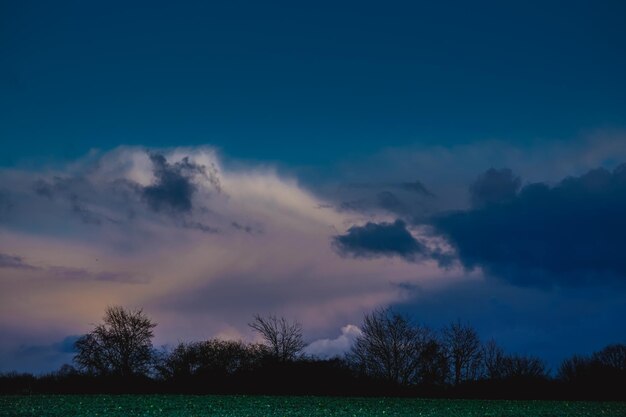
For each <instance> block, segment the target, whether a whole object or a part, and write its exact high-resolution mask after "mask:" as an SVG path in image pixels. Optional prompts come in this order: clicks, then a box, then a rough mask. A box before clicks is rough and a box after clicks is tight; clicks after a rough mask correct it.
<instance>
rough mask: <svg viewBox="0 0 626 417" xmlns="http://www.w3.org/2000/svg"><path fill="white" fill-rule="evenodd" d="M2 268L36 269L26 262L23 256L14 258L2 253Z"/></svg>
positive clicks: (0, 264)
mask: <svg viewBox="0 0 626 417" xmlns="http://www.w3.org/2000/svg"><path fill="white" fill-rule="evenodd" d="M0 268H16V269H34V267H33V266H32V265H29V264H27V263H26V262H24V259H22V257H21V256H12V255H7V254H4V253H0Z"/></svg>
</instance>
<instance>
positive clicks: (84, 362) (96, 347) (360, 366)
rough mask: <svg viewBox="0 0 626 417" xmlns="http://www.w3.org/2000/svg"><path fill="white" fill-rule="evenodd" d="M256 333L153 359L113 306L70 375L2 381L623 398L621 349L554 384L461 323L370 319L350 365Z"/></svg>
mask: <svg viewBox="0 0 626 417" xmlns="http://www.w3.org/2000/svg"><path fill="white" fill-rule="evenodd" d="M249 326H250V327H251V328H252V329H253V330H254V331H256V332H257V333H258V334H259V335H260V336H261V339H262V340H263V342H262V343H244V342H242V341H224V340H218V339H210V340H206V341H198V342H181V343H179V344H178V345H177V346H175V347H174V348H172V349H161V350H158V349H155V348H154V346H153V344H152V339H153V337H154V328H155V327H156V323H154V322H153V321H152V320H151V319H150V318H149V317H148V316H147V315H146V314H145V313H144V312H143V310H141V309H136V310H129V309H125V308H123V307H109V308H107V309H106V311H105V315H104V317H103V320H102V323H100V324H98V325H96V326H95V327H94V329H93V330H92V331H91V332H89V333H87V334H85V335H83V336H81V337H80V338H79V339H78V340H77V341H76V342H75V355H74V359H73V365H69V364H68V365H64V366H63V367H61V369H59V370H58V371H57V372H54V373H51V374H48V375H43V376H39V377H35V376H32V375H28V374H16V373H10V374H4V375H0V392H3V393H28V392H77V393H78V392H83V393H84V392H94V393H95V392H177V393H222V394H225V393H245V394H307V395H315V394H317V395H409V396H426V397H463V398H554V399H556V398H571V399H583V398H584V399H622V400H623V399H624V394H623V393H622V390H623V386H625V385H626V384H625V383H626V345H623V344H615V345H610V346H607V347H606V348H604V349H602V350H600V351H598V352H595V353H594V354H592V355H590V356H580V355H576V356H573V357H571V358H568V359H566V360H565V361H563V363H562V364H561V365H560V367H559V368H558V370H556V373H555V375H554V376H552V374H551V372H550V370H548V368H547V366H546V364H545V362H544V361H542V360H541V359H540V358H538V357H534V356H526V355H517V354H508V353H506V352H505V351H504V349H502V347H500V346H499V345H498V344H497V343H496V342H495V341H494V340H489V341H486V342H483V341H481V340H480V338H479V336H478V333H477V332H476V330H475V329H474V328H473V327H472V326H471V325H469V324H467V323H463V322H461V321H460V320H458V321H456V322H452V323H450V324H449V325H447V326H445V327H444V328H443V329H441V330H440V331H434V330H432V329H430V328H429V327H427V326H425V325H422V324H419V323H416V322H414V321H413V320H412V318H411V317H409V316H408V315H405V314H400V313H398V312H396V311H394V310H392V309H389V308H387V309H379V310H375V311H373V312H371V313H368V314H366V315H365V316H364V318H363V322H362V324H361V327H360V329H361V333H360V334H359V335H358V336H357V337H356V339H355V341H354V343H353V345H352V347H351V348H350V350H349V351H348V352H347V353H346V354H345V355H344V356H343V357H336V358H332V359H320V358H315V357H311V356H308V355H305V354H304V350H305V347H306V346H307V345H306V343H305V341H304V337H303V329H302V326H301V325H300V323H298V322H296V321H290V320H288V319H286V318H284V317H277V316H274V315H269V316H261V315H256V316H254V317H253V320H252V322H251V323H249Z"/></svg>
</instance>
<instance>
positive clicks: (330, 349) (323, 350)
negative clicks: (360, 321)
mask: <svg viewBox="0 0 626 417" xmlns="http://www.w3.org/2000/svg"><path fill="white" fill-rule="evenodd" d="M360 335H361V329H359V328H358V327H357V326H355V325H354V324H347V325H345V326H343V327H342V328H341V334H340V335H339V336H337V337H336V338H334V339H318V340H316V341H314V342H311V343H310V344H309V345H308V346H307V347H306V349H305V352H306V353H307V354H309V355H312V356H316V357H320V358H332V357H336V356H343V355H344V354H345V353H346V352H347V351H349V350H350V348H351V347H352V344H353V343H354V341H355V340H356V338H357V337H359V336H360Z"/></svg>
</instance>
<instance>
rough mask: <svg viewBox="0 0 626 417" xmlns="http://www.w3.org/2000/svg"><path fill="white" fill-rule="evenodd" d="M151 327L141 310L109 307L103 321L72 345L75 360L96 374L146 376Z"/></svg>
mask: <svg viewBox="0 0 626 417" xmlns="http://www.w3.org/2000/svg"><path fill="white" fill-rule="evenodd" d="M154 327H156V323H153V322H152V321H151V320H150V318H148V317H147V316H146V315H145V314H144V313H143V311H142V310H141V309H137V310H126V309H124V308H123V307H117V306H116V307H108V308H107V309H106V311H105V314H104V318H103V323H101V324H98V325H97V326H96V327H95V329H94V330H92V331H91V332H90V333H87V334H86V335H84V336H81V337H80V338H79V339H78V340H77V341H76V343H75V344H74V346H75V348H76V355H75V356H74V362H75V363H76V364H77V366H78V368H79V369H80V370H82V371H85V372H88V373H91V374H96V375H118V376H131V375H145V374H147V373H148V371H149V369H150V365H151V364H152V359H153V349H152V337H153V336H154V334H153V331H152V329H154Z"/></svg>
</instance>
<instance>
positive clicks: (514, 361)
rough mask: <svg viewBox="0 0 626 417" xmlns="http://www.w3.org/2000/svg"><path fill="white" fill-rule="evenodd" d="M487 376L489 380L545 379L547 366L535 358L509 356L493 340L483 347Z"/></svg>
mask: <svg viewBox="0 0 626 417" xmlns="http://www.w3.org/2000/svg"><path fill="white" fill-rule="evenodd" d="M483 361H484V366H485V376H486V377H487V378H488V379H495V380H498V379H509V378H544V377H546V376H547V374H548V370H547V369H546V364H545V363H544V362H543V361H542V360H541V359H539V358H537V357H534V356H523V355H507V354H505V353H504V350H503V349H502V348H501V347H500V346H498V345H497V344H496V342H495V341H494V340H493V339H492V340H490V341H489V342H487V343H486V344H485V346H484V347H483Z"/></svg>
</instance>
